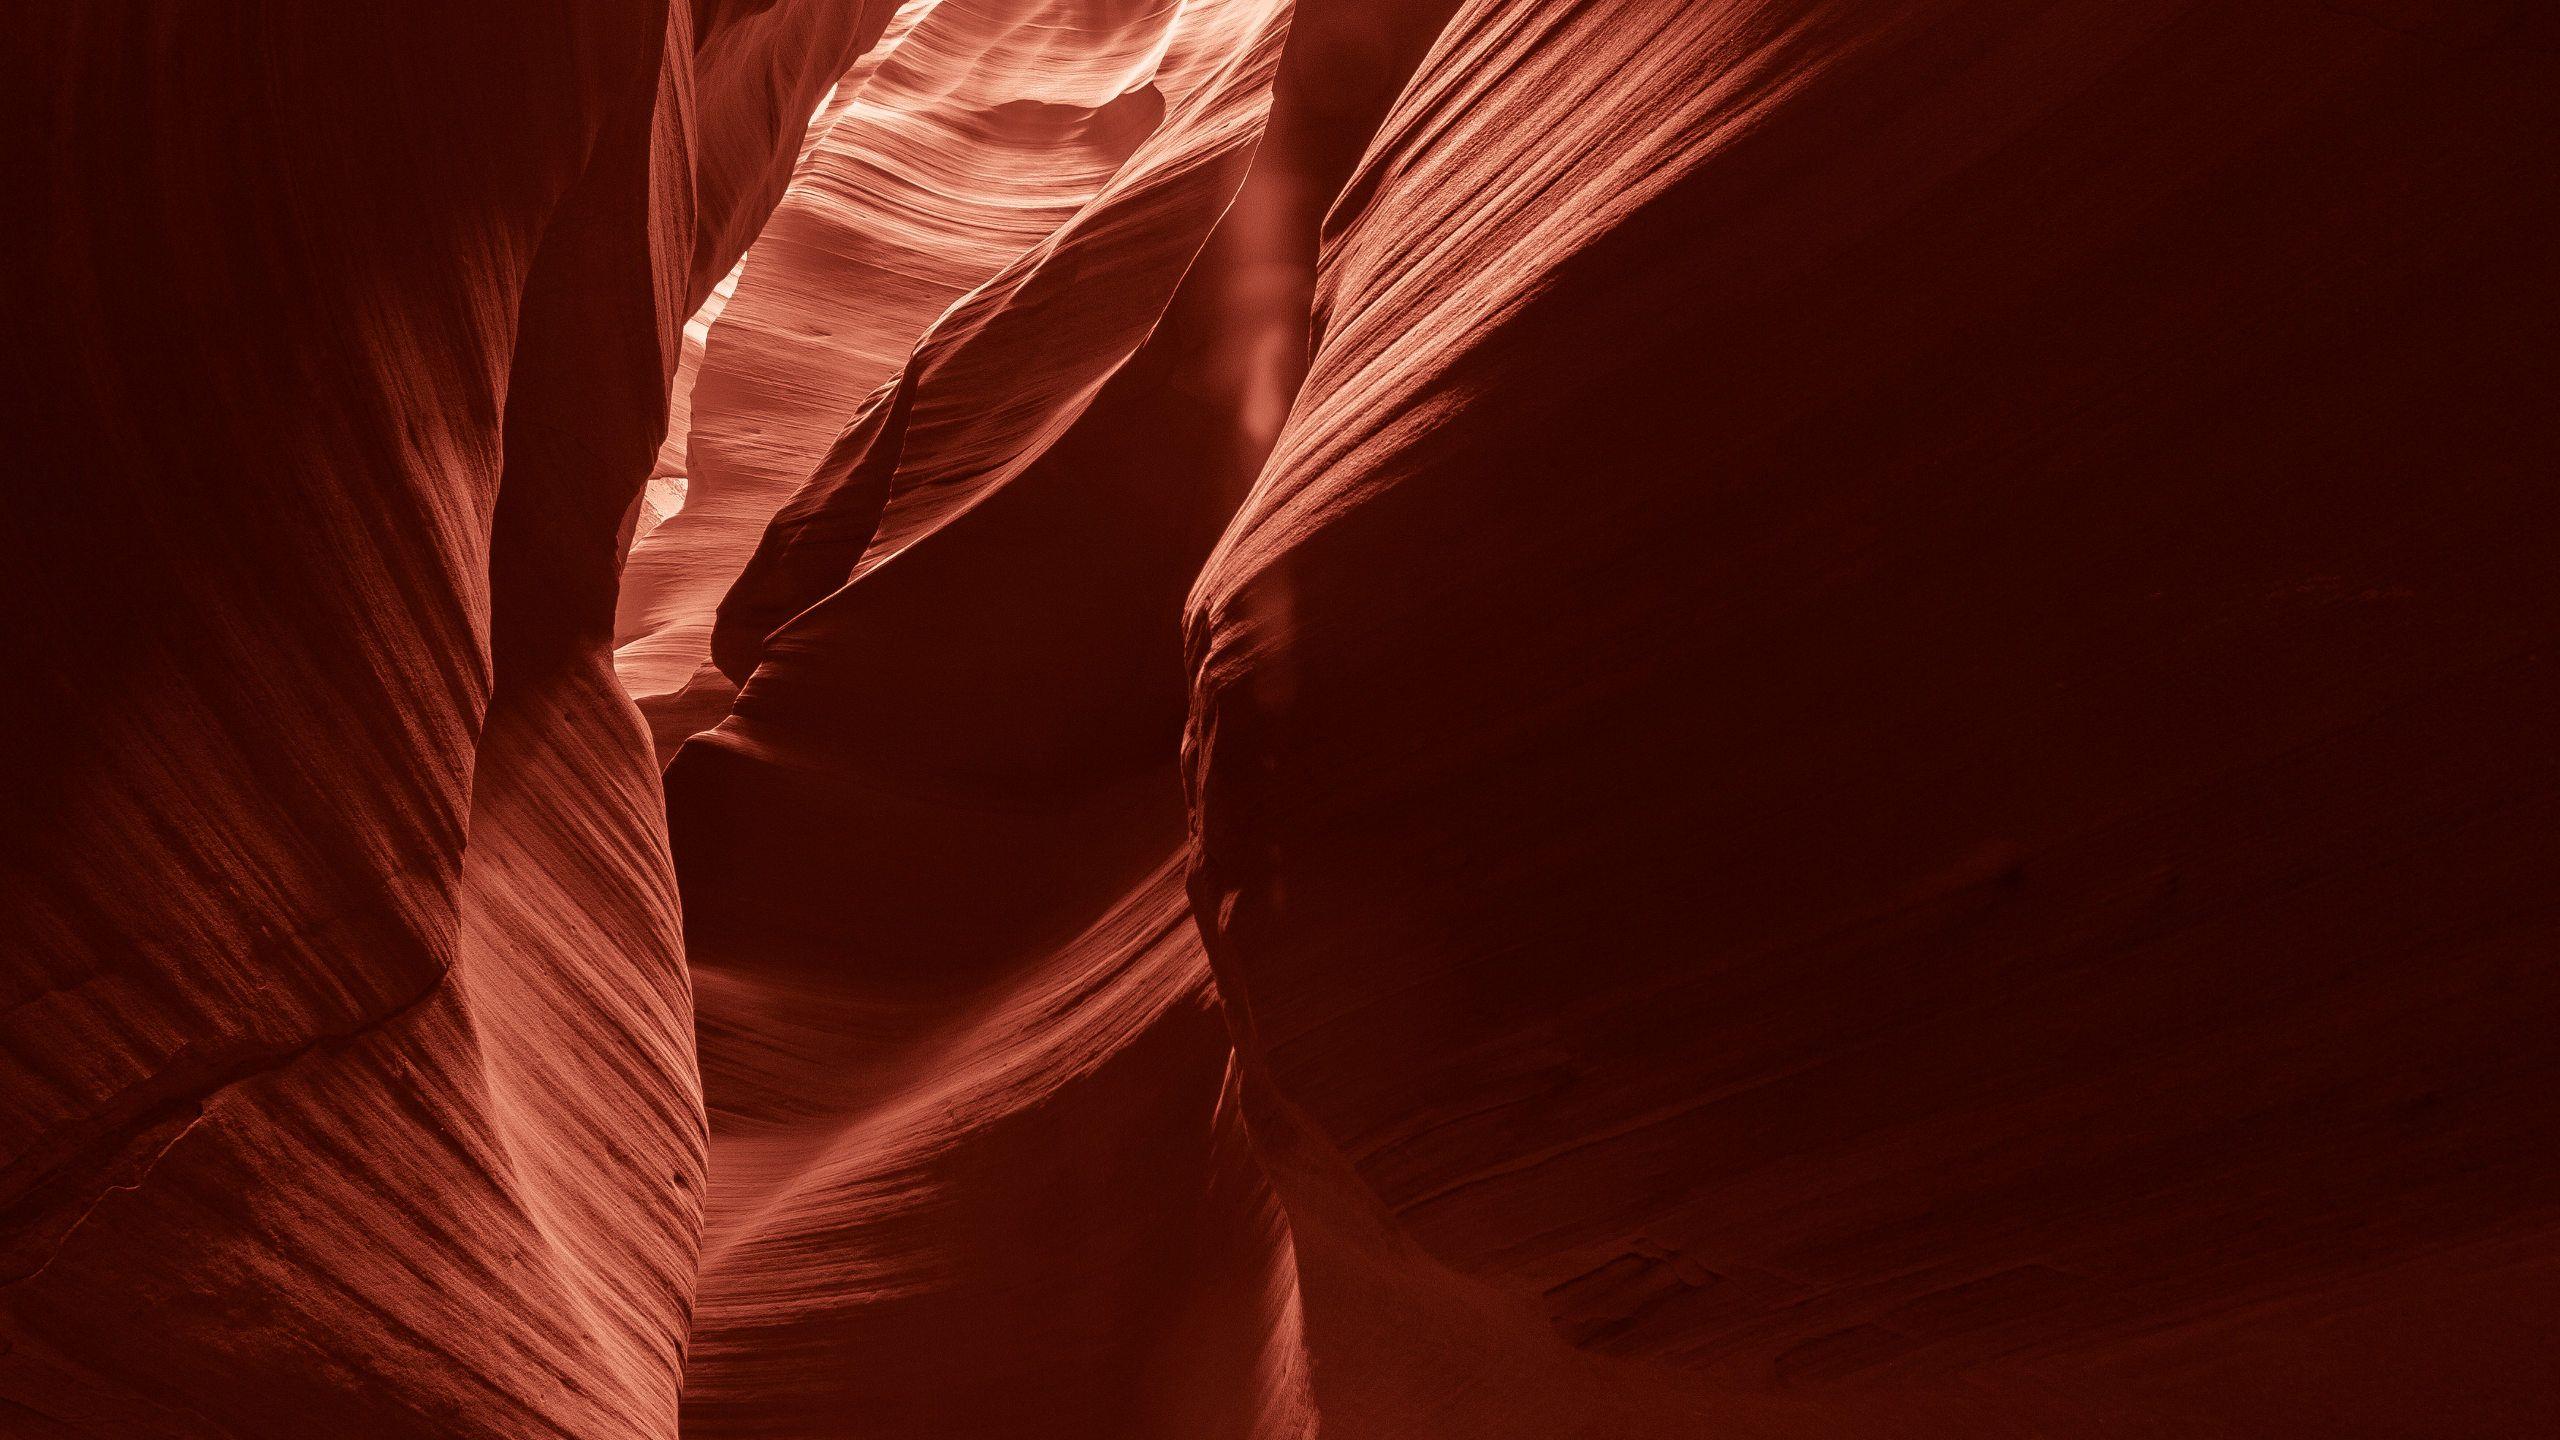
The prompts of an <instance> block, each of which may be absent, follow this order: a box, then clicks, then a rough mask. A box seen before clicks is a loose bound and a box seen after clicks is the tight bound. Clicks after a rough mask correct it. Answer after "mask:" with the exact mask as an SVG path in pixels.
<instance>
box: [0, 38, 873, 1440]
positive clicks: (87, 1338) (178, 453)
mask: <svg viewBox="0 0 2560 1440" xmlns="http://www.w3.org/2000/svg"><path fill="white" fill-rule="evenodd" d="M478 8H479V9H480V10H482V11H484V12H485V13H477V14H461V13H456V12H453V11H451V10H450V9H447V8H434V9H431V10H429V9H419V8H417V7H397V6H395V7H363V8H361V13H357V12H354V11H349V10H348V9H347V8H346V7H342V6H334V5H319V4H285V5H275V6H266V7H261V8H260V9H259V10H258V11H257V12H256V14H255V15H253V16H242V15H238V14H234V13H232V12H231V11H230V10H228V9H226V8H224V7H217V6H201V5H165V6H159V5H155V6H147V7H133V6H124V5H112V4H85V3H66V4H63V5H56V6H47V7H43V8H42V10H41V11H40V13H37V14H33V15H30V16H28V17H25V19H24V21H23V22H22V23H20V24H18V25H17V26H16V30H17V33H16V34H15V35H14V36H13V39H12V44H11V46H10V47H9V50H8V53H7V59H6V61H5V62H0V66H4V67H5V72H6V73H5V74H0V82H5V84H4V85H0V88H5V91H6V100H5V105H6V107H7V113H6V116H5V118H6V120H7V122H8V123H7V125H6V130H5V133H7V134H8V135H9V136H10V137H11V140H12V147H11V148H12V150H13V151H14V152H16V153H17V154H19V155H20V156H21V157H22V159H24V160H26V162H27V164H28V171H27V175H26V178H25V181H24V183H23V184H21V183H16V182H15V181H14V180H13V183H12V184H11V186H10V190H11V193H13V194H16V195H19V196H20V197H21V198H22V199H26V200H28V201H29V203H30V204H31V205H32V206H33V210H32V211H31V212H30V213H32V214H36V215H40V216H41V217H42V219H41V222H40V223H36V224H30V225H27V226H17V227H11V228H10V233H9V237H8V241H7V246H8V253H7V256H6V262H7V264H8V265H9V269H10V273H12V274H13V275H17V276H20V277H22V279H23V280H25V281H27V282H28V283H27V293H26V297H25V303H24V304H23V305H21V306H19V307H17V309H16V317H17V318H18V319H19V320H20V321H21V322H22V328H21V329H20V330H19V331H18V332H16V333H13V336H12V338H11V342H10V345H9V347H8V348H9V351H10V354H11V359H12V363H13V365H22V366H23V367H24V371H25V373H24V376H23V378H22V379H15V380H13V383H12V384H11V385H10V386H9V387H7V388H8V391H9V395H10V399H11V402H12V405H13V411H12V413H13V416H17V417H20V418H21V420H22V423H13V424H12V425H11V427H10V428H11V432H12V434H13V435H18V436H21V437H23V439H24V440H25V441H27V442H31V443H30V444H29V447H28V449H27V450H26V451H25V452H24V453H25V454H27V455H28V456H30V457H32V462H33V464H34V466H35V474H34V477H33V480H34V483H32V484H31V485H30V486H29V487H28V489H27V493H26V497H25V499H26V503H25V504H24V505H23V506H22V507H21V508H20V509H19V510H18V511H17V513H16V514H15V515H14V516H13V520H12V524H11V527H10V543H11V547H12V554H11V557H10V559H9V561H8V562H7V563H6V564H5V565H0V571H4V572H5V573H6V583H7V588H8V595H7V597H6V599H7V602H8V604H9V606H10V613H11V615H12V616H13V617H15V619H14V620H13V628H14V629H17V630H18V631H19V633H18V634H16V635H14V636H13V641H12V646H11V651H12V654H11V666H10V670H11V673H12V676H13V678H14V679H15V680H16V681H17V682H18V690H17V693H16V695H15V696H14V697H13V699H12V701H11V702H10V724H9V735H8V737H7V738H8V740H9V742H10V744H11V747H12V752H11V753H12V754H13V755H15V756H20V757H31V763H30V764H28V765H27V766H26V767H25V768H23V769H21V770H20V771H19V772H18V773H17V774H16V776H15V778H14V779H13V781H12V784H11V792H10V799H9V804H8V805H7V807H6V810H5V815H0V846H5V857H6V864H5V866H4V867H0V870H5V879H4V880H0V933H5V934H6V935H7V936H8V937H9V944H8V947H7V949H8V961H7V963H6V965H5V966H0V983H5V986H6V993H5V997H0V1017H5V1018H0V1094H5V1095H6V1097H7V1100H6V1105H5V1117H6V1118H5V1121H0V1127H5V1128H0V1255H5V1258H0V1432H5V1433H8V1434H10V1435H13V1436H14V1435H30V1436H56V1435H82V1436H90V1435H96V1436H106V1435H112V1436H117V1437H140V1436H188V1437H198V1436H217V1435H219V1436H234V1435H236V1436H261V1437H266V1436H283V1435H302V1434H308V1435H352V1434H361V1435H376V1436H418V1437H429V1436H438V1437H450V1436H456V1435H470V1436H545V1437H560V1436H580V1437H588V1436H592V1437H616V1440H622V1437H631V1436H640V1435H661V1436H663V1435H671V1434H672V1433H673V1431H674V1426H675V1419H676V1395H677V1385H678V1371H679V1368H680V1364H681V1356H682V1352H683V1345H684V1331H685V1325H686V1316H687V1312H688V1309H689V1304H690V1298H691V1286H692V1274H693V1268H694V1249H695V1243H696V1236H697V1228H698V1206H699V1195H700V1185H701V1176H702V1118H701V1109H700V1097H699V1086H698V1080H697V1077H696V1068H695V1062H694V1058H693V1035H692V1028H693V1027H692V1017H691V1012H690V997H689V993H688V987H687V984H686V977H685V975H684V972H683V968H682V951H681V944H680V941H681V937H680V931H679V925H678V918H677V898H676V892H675V887H674V877H673V873H672V870H671V867H670V865H669V859H668V853H667V846H666V840H665V834H664V828H663V820H662V803H663V802H662V798H661V792H660V787H659V783H658V780H657V776H656V766H655V765H654V764H653V762H652V757H651V754H650V750H649V746H648V743H647V737H646V733H645V731H644V729H643V727H642V726H641V724H640V722H639V718H638V716H637V715H636V714H635V713H634V711H633V708H632V706H631V704H630V702H629V700H628V699H627V698H626V697H625V696H624V695H623V694H622V693H621V691H620V689H619V687H618V686H617V685H616V684H615V682H614V678H613V674H612V671H611V670H610V668H609V661H608V655H607V650H606V646H607V644H608V641H609V636H610V621H611V615H612V607H613V595H614V588H615V583H616V572H617V569H618V565H619V549H620V538H619V537H620V533H621V531H622V529H623V527H624V526H625V525H626V524H627V523H628V518H629V516H630V513H631V511H632V508H633V505H634V502H635V501H636V500H637V499H638V492H639V487H640V482H641V479H642V477H643V476H644V475H645V474H646V473H647V470H648V468H649V455H650V452H651V451H652V450H653V449H654V448H655V446H656V444H657V441H658V435H659V427H660V426H661V425H662V424H663V420H664V415H665V407H666V398H667V396H666V385H667V379H668V370H669V367H670V366H671V365H672V364H673V362H674V360H675V357H676V352H677V345H678V340H679V327H680V325H681V322H682V317H683V316H684V314H685V313H686V312H687V310H689V309H691V308H692V307H693V304H694V303H695V301H696V300H698V299H699V287H698V286H697V284H696V282H695V280H694V279H693V277H694V275H695V274H696V273H697V272H700V273H707V274H713V275H716V274H718V273H719V272H720V271H721V270H723V269H725V268H727V266H728V265H729V264H731V263H732V262H733V261H734V259H735V256H734V254H732V255H730V256H727V257H725V258H723V257H717V256H711V257H705V256H703V255H698V254H697V253H696V251H695V246H694V238H693V237H694V234H695V230H696V225H697V221H698V220H703V221H717V223H718V224H719V225H744V226H745V227H747V228H749V229H752V228H753V226H754V225H755V223H756V219H757V217H755V216H753V215H749V214H743V213H740V207H741V206H742V205H751V204H752V203H753V202H752V201H737V200H732V201H722V200H719V199H718V198H716V197H715V198H714V199H713V200H712V201H711V202H710V203H708V204H705V205H697V203H696V184H695V175H694V162H695V157H696V156H697V155H698V154H699V153H700V151H699V149H698V148H697V147H698V143H699V141H700V138H701V134H702V120H703V116H704V114H705V109H704V107H706V106H707V107H708V108H709V111H710V112H711V113H714V114H722V113H726V114H730V115H731V116H732V118H731V119H730V120H729V121H725V122H722V123H723V124H724V125H725V126H726V128H725V129H724V130H723V132H722V135H723V138H722V139H721V142H720V143H721V145H722V147H723V152H724V158H727V159H739V158H742V157H743V154H744V150H743V149H742V148H741V147H746V148H752V147H753V146H757V145H760V146H763V147H764V148H766V149H768V150H772V149H774V148H776V147H779V151H780V153H782V154H784V155H786V156H787V155H788V154H789V153H790V151H791V149H792V147H793V146H794V144H795V143H796V141H797V135H796V132H792V133H785V130H786V128H787V127H783V126H781V125H779V124H778V123H777V125H776V127H775V128H774V129H773V131H772V132H771V133H762V132H759V131H758V130H757V126H756V124H754V123H752V122H748V121H744V120H740V119H738V118H736V117H737V116H738V115H739V114H740V113H747V112H757V109H758V106H759V105H761V104H762V103H763V102H762V101H758V102H756V104H754V105H749V106H748V107H747V112H739V111H736V110H735V109H734V107H728V101H729V99H730V97H729V95H728V89H727V86H728V82H727V81H726V80H724V79H722V78H721V73H722V72H721V71H720V67H719V66H718V65H716V64H715V65H713V66H712V67H711V69H710V71H708V72H705V73H697V70H696V59H695V56H694V53H693V48H692V47H693V38H694V30H693V24H694V19H695V13H694V10H693V9H692V8H689V7H685V6H677V7H674V8H673V9H672V10H670V9H669V8H668V7H665V6H647V5H641V6H635V5H630V4H627V3H612V4H601V3H599V4H578V5H569V6H550V7H509V6H495V7H478ZM703 8H704V9H706V10H707V11H710V12H712V13H713V14H715V15H716V14H719V13H721V12H725V11H728V10H734V9H739V8H741V7H726V6H707V7H703ZM752 8H753V9H754V11H755V13H754V15H753V17H752V19H751V20H741V21H740V23H752V24H754V25H756V26H759V27H762V29H763V31H764V33H765V34H766V36H767V38H768V41H769V42H770V45H771V47H772V53H773V54H774V55H776V56H782V57H790V58H785V59H778V60H776V61H775V62H774V63H773V64H770V65H767V64H763V63H762V62H759V64H758V65H757V66H756V67H754V68H755V69H756V72H757V75H758V77H759V78H758V81H757V84H758V85H759V86H764V85H771V86H775V87H778V88H777V89H776V92H775V93H777V94H783V95H785V96H786V97H797V98H786V99H784V100H783V101H780V102H778V103H777V108H775V109H774V110H773V111H772V114H773V115H775V116H777V117H787V118H788V119H789V121H790V124H791V125H795V126H796V124H797V123H798V121H799V119H800V118H801V117H805V115H806V114H807V113H808V110H809V107H810V106H811V105H812V104H814V103H815V100H816V95H815V94H814V93H809V94H806V95H805V96H804V97H803V96H801V94H800V92H804V91H807V89H808V86H809V84H810V80H809V78H808V77H807V76H800V75H797V71H796V69H795V67H796V66H798V65H799V64H801V63H802V61H803V60H804V59H806V58H807V57H808V56H811V55H815V54H818V53H819V52H821V51H824V50H832V51H833V52H835V53H839V54H840V53H842V52H843V51H844V50H845V48H846V46H847V45H849V44H852V43H856V42H855V41H854V40H852V39H849V38H847V37H849V36H851V35H852V34H853V32H852V31H851V30H847V29H846V28H844V27H845V26H846V25H847V24H849V23H850V20H849V18H848V17H849V16H851V14H852V13H853V12H852V11H850V10H848V9H847V7H843V6H838V5H832V4H825V5H822V4H815V3H809V4H794V3H784V4H778V5H763V6H756V7H752ZM827 63H829V64H833V63H834V62H833V61H832V60H830V61H828V62H827ZM821 68H823V67H821ZM839 68H841V67H839ZM792 76H797V78H788V77H792ZM819 83H820V88H823V77H820V82H819ZM724 107H728V108H724ZM19 406H23V407H24V408H23V410H20V409H18V408H16V407H19Z"/></svg>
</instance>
